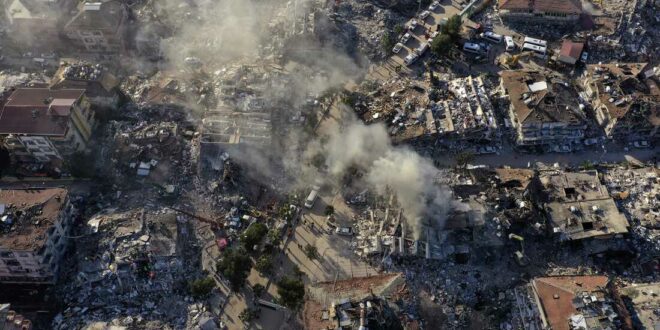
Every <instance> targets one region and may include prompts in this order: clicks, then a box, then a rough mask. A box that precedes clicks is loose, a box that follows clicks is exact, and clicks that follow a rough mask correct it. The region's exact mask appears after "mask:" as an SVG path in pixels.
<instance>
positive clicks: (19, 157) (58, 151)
mask: <svg viewBox="0 0 660 330" xmlns="http://www.w3.org/2000/svg"><path fill="white" fill-rule="evenodd" d="M2 103H4V104H2V112H0V136H1V137H3V138H4V146H5V148H7V150H8V151H9V153H10V155H11V157H12V158H13V160H14V161H15V162H19V163H22V162H27V163H29V162H41V163H48V162H51V163H52V164H53V165H55V166H59V164H61V161H62V160H63V158H64V157H66V156H68V155H71V154H72V153H74V152H76V151H82V150H84V149H85V148H86V147H87V143H88V142H89V139H90V137H91V135H92V130H93V127H94V123H95V116H94V112H93V111H92V110H91V108H90V104H89V102H88V101H87V99H86V97H85V90H83V89H60V90H51V89H48V88H19V89H16V90H14V91H13V92H12V93H11V94H10V95H9V96H8V97H7V98H6V99H3V100H2Z"/></svg>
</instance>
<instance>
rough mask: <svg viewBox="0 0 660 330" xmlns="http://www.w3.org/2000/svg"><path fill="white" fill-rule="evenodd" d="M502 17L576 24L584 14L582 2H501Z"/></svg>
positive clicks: (563, 0)
mask: <svg viewBox="0 0 660 330" xmlns="http://www.w3.org/2000/svg"><path fill="white" fill-rule="evenodd" d="M497 7H498V9H499V13H500V16H502V18H503V19H505V20H510V21H531V22H534V23H545V24H548V23H554V24H562V23H569V22H571V23H575V22H577V21H578V19H579V18H580V15H581V14H582V12H583V10H582V2H580V0H499V1H498V6H497Z"/></svg>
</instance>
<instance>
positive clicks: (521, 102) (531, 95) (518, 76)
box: [500, 71, 586, 125]
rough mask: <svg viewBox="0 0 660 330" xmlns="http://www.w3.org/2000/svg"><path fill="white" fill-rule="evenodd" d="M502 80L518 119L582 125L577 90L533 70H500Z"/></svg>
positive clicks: (583, 115) (521, 120) (529, 121)
mask: <svg viewBox="0 0 660 330" xmlns="http://www.w3.org/2000/svg"><path fill="white" fill-rule="evenodd" d="M500 76H501V78H502V84H503V85H504V88H505V89H506V92H507V94H508V95H509V98H510V100H511V104H512V105H513V107H514V111H515V113H516V117H517V120H518V121H519V122H520V123H523V124H525V123H565V124H569V125H584V123H585V118H586V116H585V114H584V112H583V111H582V110H581V109H580V108H579V106H578V104H579V100H578V95H577V92H576V91H575V90H574V89H573V88H572V87H571V86H570V85H568V84H567V83H565V82H561V81H556V80H553V79H551V78H548V77H546V76H545V75H543V74H541V73H540V72H537V71H503V72H501V73H500Z"/></svg>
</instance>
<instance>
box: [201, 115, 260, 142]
mask: <svg viewBox="0 0 660 330" xmlns="http://www.w3.org/2000/svg"><path fill="white" fill-rule="evenodd" d="M202 122H203V127H204V132H203V138H202V142H204V143H221V144H248V145H256V146H259V145H266V144H268V143H270V141H271V133H272V132H271V129H272V125H271V121H270V114H267V113H256V112H249V113H245V112H231V111H228V112H225V111H212V112H210V113H209V115H207V116H206V118H204V119H203V120H202Z"/></svg>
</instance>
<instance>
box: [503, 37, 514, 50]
mask: <svg viewBox="0 0 660 330" xmlns="http://www.w3.org/2000/svg"><path fill="white" fill-rule="evenodd" d="M504 44H505V45H506V51H507V52H512V51H514V50H515V49H516V44H515V43H514V42H513V38H511V36H504Z"/></svg>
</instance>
